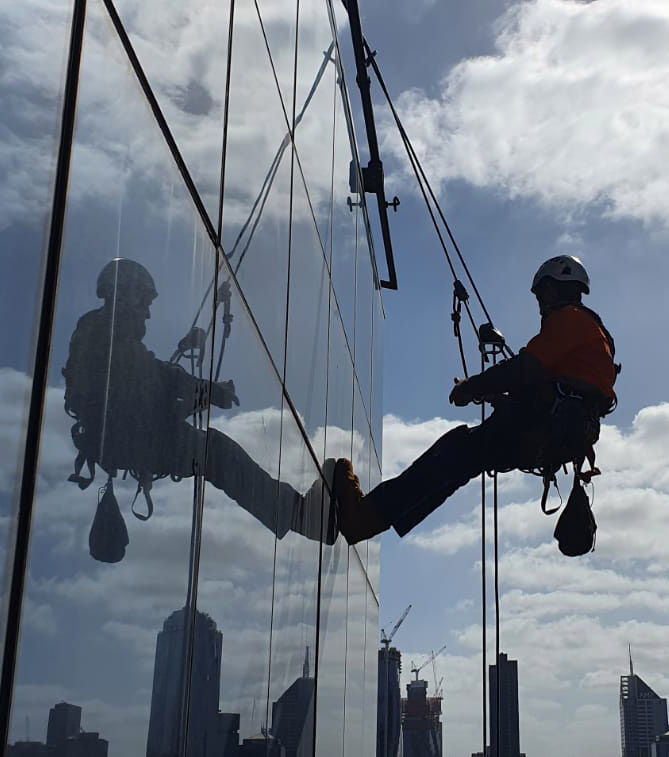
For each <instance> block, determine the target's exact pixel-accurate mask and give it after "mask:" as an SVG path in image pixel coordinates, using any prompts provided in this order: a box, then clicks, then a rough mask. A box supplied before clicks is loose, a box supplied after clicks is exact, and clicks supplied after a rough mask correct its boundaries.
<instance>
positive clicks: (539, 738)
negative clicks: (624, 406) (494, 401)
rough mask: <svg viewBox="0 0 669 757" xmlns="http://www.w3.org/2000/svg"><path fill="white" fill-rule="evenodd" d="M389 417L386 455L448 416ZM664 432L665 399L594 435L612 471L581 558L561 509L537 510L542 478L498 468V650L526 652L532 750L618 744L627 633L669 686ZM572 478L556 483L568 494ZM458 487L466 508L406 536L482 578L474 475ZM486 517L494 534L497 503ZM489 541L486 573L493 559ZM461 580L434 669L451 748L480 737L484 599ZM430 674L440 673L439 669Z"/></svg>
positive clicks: (647, 669) (524, 701) (524, 730)
mask: <svg viewBox="0 0 669 757" xmlns="http://www.w3.org/2000/svg"><path fill="white" fill-rule="evenodd" d="M387 421H388V424H389V426H390V427H391V428H392V432H393V433H392V436H391V437H390V439H392V442H391V443H390V444H389V443H388V438H387V439H386V444H385V453H386V454H387V455H388V456H389V459H392V460H398V459H400V458H401V457H402V456H403V453H402V452H401V447H402V439H403V436H404V437H405V438H406V440H407V446H408V447H410V448H411V454H412V455H413V453H414V449H415V447H416V446H419V447H420V446H422V447H423V448H426V447H427V446H429V445H430V444H431V443H432V442H434V441H435V438H436V436H438V435H439V433H440V432H442V431H443V430H445V429H446V428H448V426H449V425H452V424H450V423H448V422H446V421H443V420H441V419H433V420H431V421H426V422H404V421H402V420H401V419H399V418H397V417H394V416H387ZM668 444H669V404H661V405H656V406H652V407H646V408H643V409H641V410H640V411H639V412H638V413H637V415H636V417H635V418H634V420H633V422H632V424H631V425H630V427H629V428H620V427H617V426H615V425H613V424H611V423H606V424H604V425H603V427H602V434H601V439H600V442H599V444H598V446H597V453H598V464H599V465H600V467H601V468H602V470H603V475H602V477H601V478H596V479H595V514H596V517H597V520H598V525H599V530H598V538H597V546H596V550H595V552H594V553H591V554H590V555H588V556H586V557H583V558H578V559H570V558H565V557H563V556H562V555H560V553H559V552H558V550H557V545H556V543H555V542H554V541H553V539H552V530H553V526H554V522H555V519H554V518H552V519H549V518H546V517H545V516H544V515H543V514H542V513H541V511H540V509H539V503H538V497H539V491H540V486H537V484H536V482H535V481H534V480H533V479H531V480H530V483H529V486H530V487H532V488H533V491H532V489H529V490H528V489H525V490H523V489H522V488H521V487H519V486H518V483H517V482H516V483H514V485H513V486H512V487H510V488H509V489H507V488H506V487H505V485H504V481H505V478H506V474H504V475H502V476H501V477H500V503H501V507H500V513H499V524H500V544H501V556H500V563H499V580H500V589H501V599H500V620H501V623H500V642H501V649H502V651H505V652H508V653H509V655H510V656H511V657H512V658H515V659H518V661H519V679H520V712H521V747H522V748H523V750H524V751H527V753H528V754H529V753H530V752H531V753H533V754H534V753H536V754H556V753H557V752H556V751H555V744H559V745H560V751H559V753H560V754H575V755H581V754H590V753H592V754H606V753H613V752H614V751H615V749H616V748H618V746H617V745H618V739H619V735H618V733H619V730H618V728H619V725H618V717H619V716H618V708H617V694H618V683H619V677H620V675H623V674H625V672H626V651H627V643H628V642H631V643H632V649H633V653H634V658H635V669H636V671H637V672H638V673H639V674H640V675H641V676H642V677H643V678H644V680H646V681H647V682H648V683H649V685H650V686H651V687H653V688H654V689H655V690H656V691H657V692H658V694H659V695H660V696H664V695H666V694H667V692H668V691H669V676H667V674H666V671H667V670H668V669H669V656H668V654H667V652H666V644H665V640H666V633H667V624H668V623H669V613H668V612H667V597H669V571H667V568H666V564H667V558H668V557H669V555H668V554H667V544H669V482H668V481H667V475H666V460H665V450H666V449H667V445H668ZM410 456H411V455H406V457H410ZM402 463H403V464H404V460H402ZM570 483H571V482H570V479H568V478H565V479H564V480H563V481H561V487H562V490H563V496H565V495H566V493H567V491H568V489H569V486H570ZM462 496H463V500H464V499H465V498H468V501H469V503H470V505H469V507H468V509H466V510H465V512H464V513H460V514H459V511H458V510H455V511H453V510H452V509H451V508H448V506H446V507H444V508H442V510H441V512H440V520H435V521H428V522H427V523H426V524H424V525H423V526H422V527H420V528H419V529H418V530H417V532H416V533H415V534H413V535H410V536H409V537H408V539H409V544H410V545H411V547H412V549H415V550H417V553H416V559H419V558H418V555H419V554H423V555H425V556H426V557H427V556H428V555H429V556H430V559H437V558H438V559H439V560H441V561H442V564H443V566H444V568H443V569H444V570H445V571H446V572H447V573H452V570H453V568H454V567H455V568H456V569H457V570H458V571H468V572H470V573H471V574H472V576H474V575H476V574H478V573H479V572H480V567H481V566H480V554H479V550H480V534H481V530H480V527H481V514H480V504H479V502H478V500H479V488H478V484H475V485H471V486H470V489H468V490H467V489H466V490H465V492H464V493H463V495H462ZM450 513H453V514H452V515H450ZM487 518H488V520H487V525H488V535H489V537H491V536H492V520H491V513H490V512H488V515H487ZM490 547H491V545H490V544H489V545H488V555H489V558H488V562H487V570H488V576H489V577H491V576H492V573H493V569H494V565H493V563H492V560H491V554H492V552H491V549H490ZM455 560H457V561H458V562H457V563H456V562H454V561H455ZM490 588H491V587H490ZM453 590H454V591H455V596H456V601H455V602H454V607H453V610H454V611H457V613H455V612H454V613H453V618H452V620H451V622H450V623H449V626H448V627H449V631H450V643H449V646H448V649H447V652H445V653H444V654H443V655H440V656H439V658H438V659H437V661H436V664H437V678H439V677H441V676H442V675H443V676H445V680H446V684H445V691H446V694H445V696H446V702H447V709H446V713H447V714H446V717H445V736H446V737H447V738H448V741H449V743H450V744H451V745H452V748H453V749H454V750H455V751H457V752H458V753H466V752H467V751H472V750H473V749H474V746H475V745H476V743H477V740H480V715H479V712H480V697H481V687H480V665H481V657H480V649H481V624H480V621H478V620H477V619H476V615H477V614H480V598H478V599H477V600H476V605H477V608H478V609H475V608H474V607H472V600H471V598H470V597H468V596H463V595H462V590H458V588H457V586H455V587H453ZM491 599H492V591H491V590H490V593H489V595H488V602H489V606H488V622H489V625H488V660H489V661H493V660H494V606H493V605H492V603H491ZM467 614H469V617H470V618H471V622H467V620H466V619H465V616H467ZM425 654H426V651H423V652H422V657H423V658H424V656H425ZM420 657H421V653H419V652H411V653H408V654H407V656H405V657H404V659H405V665H404V668H405V670H404V673H403V677H404V680H405V681H406V680H408V678H409V675H410V674H409V671H408V667H409V666H408V665H406V660H407V658H409V659H416V660H417V659H418V658H420ZM426 677H427V678H428V680H429V681H430V682H431V681H432V675H431V674H430V676H426ZM473 682H474V683H473ZM574 724H580V725H578V727H576V726H575V725H574ZM565 734H566V735H565Z"/></svg>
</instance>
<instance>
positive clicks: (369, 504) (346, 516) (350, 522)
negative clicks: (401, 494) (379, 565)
mask: <svg viewBox="0 0 669 757" xmlns="http://www.w3.org/2000/svg"><path fill="white" fill-rule="evenodd" d="M334 496H335V498H336V500H337V525H338V526H339V530H340V531H341V533H342V534H344V538H345V539H346V541H347V542H348V543H349V544H357V543H358V542H359V541H363V540H365V539H371V538H372V536H376V535H377V534H380V533H381V531H385V530H386V529H387V528H389V527H390V523H386V522H385V521H384V519H383V518H382V517H381V515H380V510H379V509H378V508H377V505H376V502H375V501H374V497H372V496H370V495H367V496H366V497H365V496H364V495H363V493H362V490H361V489H360V479H359V478H358V476H356V475H355V473H354V472H353V464H352V463H351V461H350V460H347V459H346V458H340V459H339V460H337V465H336V467H335V474H334Z"/></svg>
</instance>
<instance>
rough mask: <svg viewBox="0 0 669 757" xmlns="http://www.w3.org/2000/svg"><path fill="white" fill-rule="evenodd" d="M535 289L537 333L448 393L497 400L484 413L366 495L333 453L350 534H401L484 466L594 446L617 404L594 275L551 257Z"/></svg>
mask: <svg viewBox="0 0 669 757" xmlns="http://www.w3.org/2000/svg"><path fill="white" fill-rule="evenodd" d="M532 292H533V294H534V295H535V296H536V298H537V301H538V303H539V310H540V314H541V331H540V333H539V334H538V335H537V336H535V337H534V338H533V339H532V340H530V342H529V343H528V345H527V346H526V347H525V348H524V349H522V350H521V351H520V353H519V354H518V355H516V356H514V357H512V358H510V359H509V360H506V361H504V362H502V363H499V364H498V365H494V366H492V367H491V368H488V369H487V370H486V371H484V372H483V373H479V374H478V375H476V376H471V377H470V378H468V379H464V380H462V381H459V382H457V384H456V386H455V387H454V389H453V391H452V392H451V394H450V397H449V399H450V401H451V402H452V403H453V404H455V405H457V406H458V407H463V406H465V405H467V404H469V403H470V402H476V401H481V400H483V399H485V400H489V401H491V402H492V405H493V407H494V412H493V413H492V414H491V415H490V416H489V417H488V418H487V419H486V420H485V421H484V422H483V423H481V424H480V425H478V426H474V427H472V428H470V427H468V426H464V425H463V426H458V427H457V428H454V429H452V430H451V431H449V432H448V433H446V434H444V435H443V436H442V437H441V438H440V439H438V440H437V441H436V442H435V444H433V445H432V447H430V449H428V450H427V451H426V452H425V453H424V454H422V455H421V456H420V457H419V458H418V459H417V460H416V461H415V462H414V463H412V464H411V466H410V467H409V468H407V470H405V471H404V472H403V473H401V474H400V475H399V476H397V477H396V478H393V479H390V480H388V481H384V482H383V483H381V484H379V486H377V487H376V488H375V489H373V490H372V491H371V492H370V493H369V494H368V495H367V496H363V494H362V492H361V491H360V482H359V480H358V477H357V476H356V475H355V474H354V472H353V469H352V466H351V463H350V461H348V460H345V459H342V460H339V461H338V462H337V467H336V471H335V489H336V494H337V499H338V501H339V507H340V509H339V514H338V518H339V527H340V529H341V531H342V533H343V534H344V536H345V537H346V539H347V540H348V541H349V542H350V543H355V542H357V541H360V540H362V539H368V538H370V537H371V536H374V535H375V534H377V533H380V532H381V531H384V530H386V529H387V528H389V527H390V526H392V527H393V528H394V529H395V530H396V531H397V533H398V534H399V535H400V536H404V535H405V534H407V533H408V532H409V531H410V530H411V529H412V528H413V527H414V526H416V525H417V524H418V523H420V522H421V521H422V520H423V519H424V518H425V517H426V516H427V515H429V514H430V513H431V512H433V511H434V510H435V509H436V508H437V507H439V505H440V504H441V503H442V502H443V501H444V500H445V499H446V498H447V497H450V496H451V495H452V494H453V493H454V492H455V491H456V490H457V489H459V488H460V487H461V486H464V485H465V484H466V483H467V482H468V481H470V480H471V479H472V478H474V477H475V476H477V475H479V474H481V473H482V472H483V471H493V470H494V471H509V470H513V469H515V468H519V469H521V470H537V469H540V470H542V471H543V472H544V473H545V474H547V475H549V476H550V475H552V474H553V473H554V472H555V471H557V470H559V468H560V466H561V465H562V464H563V463H567V462H571V461H579V462H582V461H583V459H584V457H585V456H586V455H588V454H589V453H590V451H591V450H592V445H594V444H595V442H596V441H597V439H598V438H599V419H600V417H603V416H604V415H606V414H607V413H609V412H611V410H612V409H613V408H614V407H615V402H616V396H615V392H614V391H613V385H614V382H615V379H616V376H617V373H618V372H619V370H620V367H619V366H617V365H615V364H614V356H615V345H614V342H613V338H612V337H611V335H610V334H609V332H608V331H607V330H606V328H605V327H604V325H603V323H602V321H601V319H600V317H599V316H598V315H597V313H595V312H594V311H592V310H590V309H589V308H586V307H585V306H584V305H583V304H582V303H581V296H582V294H589V292H590V280H589V277H588V274H587V272H586V270H585V268H584V267H583V265H582V263H581V261H580V260H578V258H575V257H571V256H569V255H560V256H558V257H555V258H551V259H550V260H547V261H546V262H545V263H543V264H542V265H541V267H540V268H539V270H538V271H537V273H536V275H535V277H534V280H533V282H532ZM574 491H577V489H576V485H575V487H574ZM586 501H587V500H586ZM565 512H566V511H565ZM589 512H590V511H589V508H587V513H585V512H584V513H583V517H584V518H586V517H587V515H589ZM587 527H588V525H587V524H585V523H584V524H583V528H584V529H585V528H587ZM561 549H562V542H561ZM577 553H579V552H573V554H577ZM580 553H581V554H582V552H580ZM565 554H570V552H565Z"/></svg>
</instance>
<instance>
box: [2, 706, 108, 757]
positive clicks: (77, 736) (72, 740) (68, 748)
mask: <svg viewBox="0 0 669 757" xmlns="http://www.w3.org/2000/svg"><path fill="white" fill-rule="evenodd" d="M81 714H82V708H81V707H79V706H77V705H75V704H69V703H68V702H58V704H55V705H54V706H53V707H52V708H51V710H49V722H48V726H47V732H46V744H43V743H42V742H40V741H30V740H29V739H28V736H27V735H26V740H25V741H17V742H16V743H15V744H10V745H9V750H8V757H107V750H108V747H109V742H108V741H106V740H105V739H102V738H100V734H99V733H96V732H92V731H84V730H83V728H82V727H81ZM27 728H28V724H26V729H27Z"/></svg>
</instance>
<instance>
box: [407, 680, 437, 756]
mask: <svg viewBox="0 0 669 757" xmlns="http://www.w3.org/2000/svg"><path fill="white" fill-rule="evenodd" d="M402 730H403V746H404V757H441V756H442V736H441V697H438V696H435V697H428V696H427V681H423V680H418V678H416V680H415V681H411V682H410V683H408V684H407V698H406V699H402Z"/></svg>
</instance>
